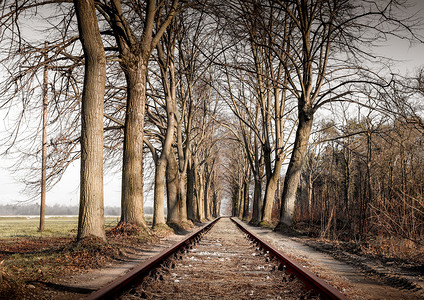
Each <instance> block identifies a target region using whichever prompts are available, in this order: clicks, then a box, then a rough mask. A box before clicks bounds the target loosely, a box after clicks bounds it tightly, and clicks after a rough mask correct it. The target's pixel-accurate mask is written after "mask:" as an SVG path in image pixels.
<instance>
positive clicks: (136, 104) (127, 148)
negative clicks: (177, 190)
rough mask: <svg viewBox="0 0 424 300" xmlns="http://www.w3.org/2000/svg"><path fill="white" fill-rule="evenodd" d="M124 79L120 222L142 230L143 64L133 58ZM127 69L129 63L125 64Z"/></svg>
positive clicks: (144, 78)
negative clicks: (124, 103) (125, 85)
mask: <svg viewBox="0 0 424 300" xmlns="http://www.w3.org/2000/svg"><path fill="white" fill-rule="evenodd" d="M135 60H136V61H134V63H133V64H132V67H131V69H130V70H128V71H127V72H126V78H127V106H126V112H125V136H124V153H123V167H122V196H121V222H123V223H131V224H136V225H138V226H142V227H146V222H145V220H144V215H143V200H144V170H143V139H144V113H145V103H146V70H147V61H145V60H143V59H141V58H135ZM126 65H128V66H130V64H129V63H128V64H126Z"/></svg>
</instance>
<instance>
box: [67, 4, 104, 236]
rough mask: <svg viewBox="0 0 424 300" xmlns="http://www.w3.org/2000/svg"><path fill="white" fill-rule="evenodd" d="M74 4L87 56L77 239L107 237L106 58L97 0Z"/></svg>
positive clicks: (83, 100)
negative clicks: (104, 148) (104, 150)
mask: <svg viewBox="0 0 424 300" xmlns="http://www.w3.org/2000/svg"><path fill="white" fill-rule="evenodd" d="M74 5H75V10H76V15H77V19H78V30H79V33H80V40H81V43H82V47H83V50H84V58H85V75H84V88H83V93H82V111H81V178H80V210H79V218H78V235H77V239H78V240H81V239H82V238H85V237H88V236H96V237H99V238H101V239H102V240H106V235H105V230H104V207H103V205H104V204H103V102H104V94H105V82H106V57H105V52H104V48H103V43H102V40H101V37H100V31H99V27H98V24H97V17H96V12H95V6H94V1H92V0H91V1H90V0H74Z"/></svg>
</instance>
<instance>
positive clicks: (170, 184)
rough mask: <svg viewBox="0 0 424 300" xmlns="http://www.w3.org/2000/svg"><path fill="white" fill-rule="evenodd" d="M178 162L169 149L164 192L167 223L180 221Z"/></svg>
mask: <svg viewBox="0 0 424 300" xmlns="http://www.w3.org/2000/svg"><path fill="white" fill-rule="evenodd" d="M178 181H179V180H178V164H177V160H176V159H175V154H174V152H173V151H172V150H171V151H170V153H169V155H168V166H167V168H166V187H167V188H166V192H167V207H168V215H167V219H166V222H167V223H168V224H177V225H180V223H181V218H180V216H181V214H180V206H179V203H178Z"/></svg>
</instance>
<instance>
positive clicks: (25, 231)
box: [0, 216, 119, 239]
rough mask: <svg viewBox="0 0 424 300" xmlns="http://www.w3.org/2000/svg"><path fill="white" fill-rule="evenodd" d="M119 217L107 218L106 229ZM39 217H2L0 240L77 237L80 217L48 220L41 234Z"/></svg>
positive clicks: (116, 221) (114, 223) (0, 218)
mask: <svg viewBox="0 0 424 300" xmlns="http://www.w3.org/2000/svg"><path fill="white" fill-rule="evenodd" d="M118 221H119V217H106V218H105V228H106V229H108V228H111V227H113V226H115V225H116V224H117V223H118ZM39 225H40V220H39V218H38V217H28V218H27V217H0V239H4V238H16V237H49V236H54V237H72V236H76V234H77V228H78V217H76V216H75V217H51V218H46V219H45V223H44V231H43V232H39V231H38V227H39Z"/></svg>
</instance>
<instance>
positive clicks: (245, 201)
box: [243, 180, 250, 220]
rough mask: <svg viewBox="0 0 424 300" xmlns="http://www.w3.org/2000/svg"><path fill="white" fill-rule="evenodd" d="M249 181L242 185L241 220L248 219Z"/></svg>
mask: <svg viewBox="0 0 424 300" xmlns="http://www.w3.org/2000/svg"><path fill="white" fill-rule="evenodd" d="M249 200H250V199H249V181H248V180H246V181H245V183H244V199H243V220H247V219H249Z"/></svg>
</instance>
